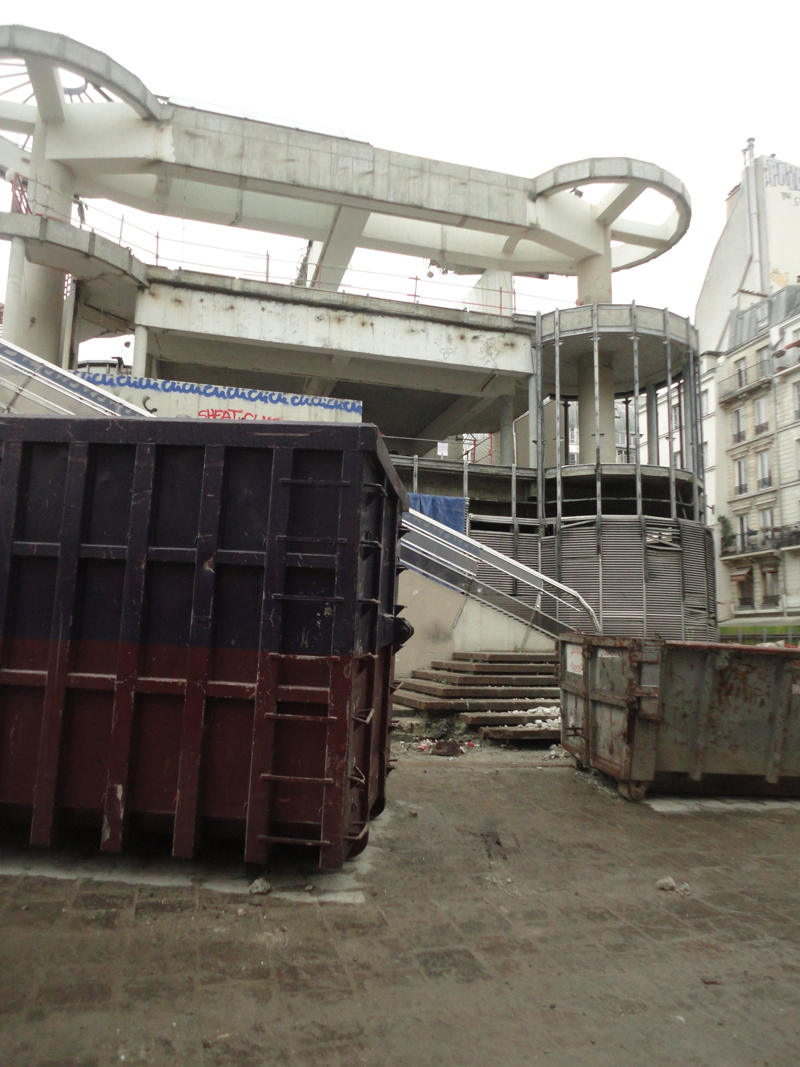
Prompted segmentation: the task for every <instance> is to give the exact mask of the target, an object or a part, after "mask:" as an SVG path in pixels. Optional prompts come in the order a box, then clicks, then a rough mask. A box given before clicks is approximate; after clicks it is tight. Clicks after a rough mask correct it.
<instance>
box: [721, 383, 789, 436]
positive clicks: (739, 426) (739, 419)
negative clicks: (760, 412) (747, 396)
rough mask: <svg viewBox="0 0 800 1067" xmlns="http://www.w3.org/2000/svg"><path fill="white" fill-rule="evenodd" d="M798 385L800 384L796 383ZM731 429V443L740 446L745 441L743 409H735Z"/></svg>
mask: <svg viewBox="0 0 800 1067" xmlns="http://www.w3.org/2000/svg"><path fill="white" fill-rule="evenodd" d="M798 384H799V385H800V382H798ZM731 428H732V430H733V443H734V444H735V445H738V444H741V442H742V441H744V439H745V436H746V434H745V429H744V408H736V410H735V411H734V413H733V415H732V416H731Z"/></svg>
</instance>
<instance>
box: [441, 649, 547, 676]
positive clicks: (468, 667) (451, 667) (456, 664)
mask: <svg viewBox="0 0 800 1067" xmlns="http://www.w3.org/2000/svg"><path fill="white" fill-rule="evenodd" d="M477 655H478V653H476V656H477ZM509 655H513V653H509ZM431 667H433V668H435V669H436V670H440V671H459V672H462V673H466V674H536V673H538V672H539V670H541V672H542V673H544V674H552V673H553V662H552V660H551V661H547V662H542V663H534V662H530V663H529V662H527V661H522V662H519V661H516V660H502V661H501V662H500V663H494V662H490V661H487V660H483V659H481V660H478V661H477V662H474V663H473V662H471V661H469V660H465V659H462V658H458V659H457V658H456V656H454V657H453V659H435V660H433V661H432V663H431Z"/></svg>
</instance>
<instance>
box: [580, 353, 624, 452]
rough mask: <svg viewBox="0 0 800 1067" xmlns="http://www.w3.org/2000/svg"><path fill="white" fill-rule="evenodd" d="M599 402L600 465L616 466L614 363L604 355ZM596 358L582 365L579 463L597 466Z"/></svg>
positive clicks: (599, 386)
mask: <svg viewBox="0 0 800 1067" xmlns="http://www.w3.org/2000/svg"><path fill="white" fill-rule="evenodd" d="M598 363H599V379H600V380H599V381H598V383H597V387H598V398H599V404H600V462H601V463H616V460H617V446H616V439H615V433H616V431H615V427H614V362H613V360H612V358H611V356H609V355H604V354H603V353H602V352H601V353H600V358H599V360H598ZM594 398H595V382H594V358H593V356H592V355H586V356H582V357H581V359H580V361H579V362H578V438H579V440H578V444H579V449H580V452H579V457H578V458H579V461H580V462H581V463H594V462H595V458H596V453H595V448H596V438H595V432H596V423H595V407H594Z"/></svg>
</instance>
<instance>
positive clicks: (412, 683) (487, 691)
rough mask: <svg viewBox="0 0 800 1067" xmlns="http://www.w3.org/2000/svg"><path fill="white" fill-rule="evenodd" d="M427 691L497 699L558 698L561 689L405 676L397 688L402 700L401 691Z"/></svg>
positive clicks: (429, 692)
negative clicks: (481, 683)
mask: <svg viewBox="0 0 800 1067" xmlns="http://www.w3.org/2000/svg"><path fill="white" fill-rule="evenodd" d="M409 692H412V693H427V694H428V695H429V696H434V697H442V698H443V699H449V698H450V697H459V698H460V697H481V698H485V699H497V698H503V699H505V698H508V699H509V700H510V699H511V698H512V697H552V698H553V700H554V701H555V700H558V699H559V698H560V696H561V690H560V689H558V688H556V687H555V686H541V685H539V686H527V685H526V686H520V685H443V684H442V683H441V682H426V681H420V680H419V679H417V678H407V679H406V680H405V681H404V682H403V684H402V685H401V686H400V688H399V689H398V690H397V693H398V696H400V699H401V700H402V695H401V694H403V693H409Z"/></svg>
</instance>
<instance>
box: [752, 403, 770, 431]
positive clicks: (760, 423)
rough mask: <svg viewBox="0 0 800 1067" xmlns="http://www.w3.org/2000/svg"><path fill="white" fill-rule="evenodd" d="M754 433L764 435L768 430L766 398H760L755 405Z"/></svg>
mask: <svg viewBox="0 0 800 1067" xmlns="http://www.w3.org/2000/svg"><path fill="white" fill-rule="evenodd" d="M755 416H756V433H757V434H759V433H766V432H767V430H768V429H769V414H768V411H767V398H766V397H765V396H760V397H759V398H758V400H756V403H755Z"/></svg>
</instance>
